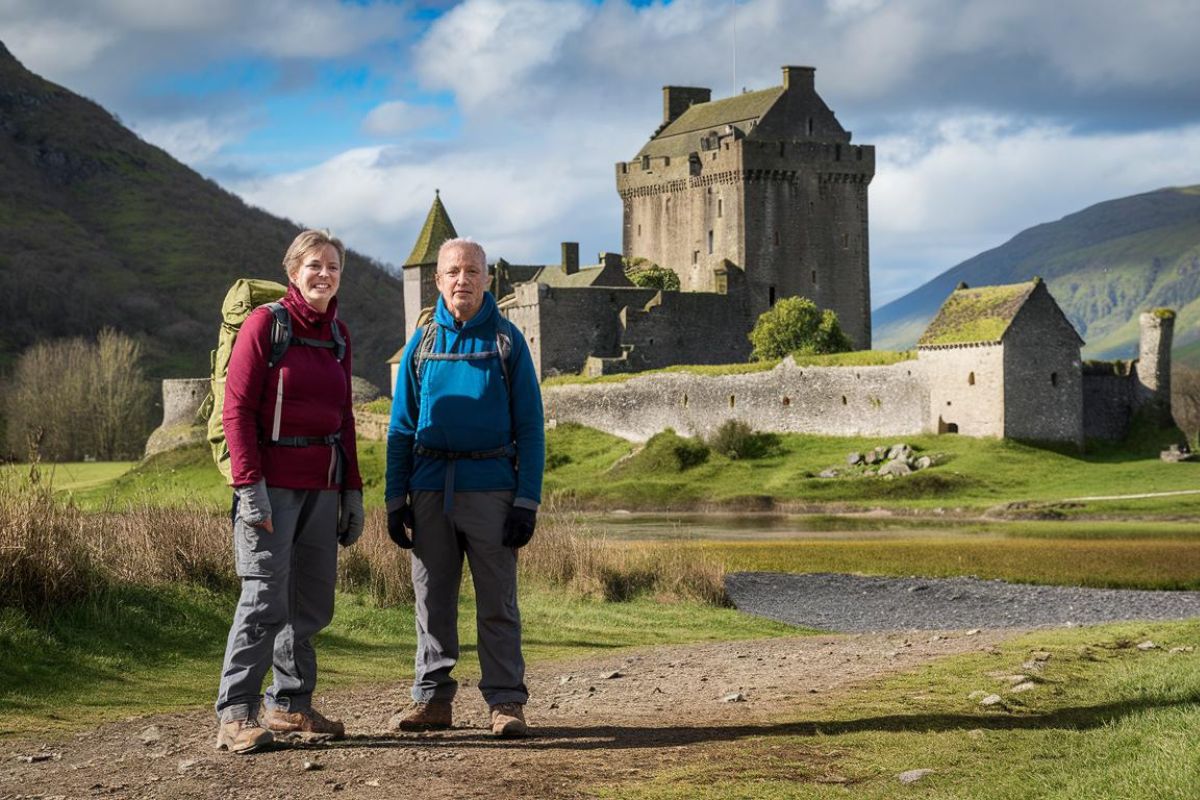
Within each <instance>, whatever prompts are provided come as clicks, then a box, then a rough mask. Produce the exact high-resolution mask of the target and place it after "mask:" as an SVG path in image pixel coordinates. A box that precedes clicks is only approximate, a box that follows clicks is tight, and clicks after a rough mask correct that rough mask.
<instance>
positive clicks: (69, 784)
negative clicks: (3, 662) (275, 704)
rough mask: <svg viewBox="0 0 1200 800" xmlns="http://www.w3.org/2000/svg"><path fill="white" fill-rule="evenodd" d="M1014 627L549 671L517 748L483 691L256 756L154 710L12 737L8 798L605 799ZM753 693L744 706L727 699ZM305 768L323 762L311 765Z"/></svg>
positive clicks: (350, 717) (685, 651)
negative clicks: (422, 723) (434, 719)
mask: <svg viewBox="0 0 1200 800" xmlns="http://www.w3.org/2000/svg"><path fill="white" fill-rule="evenodd" d="M1011 635H1013V631H984V632H982V633H974V634H973V635H967V634H965V633H961V632H959V633H948V634H942V635H940V636H937V637H935V636H934V635H932V634H930V633H928V632H924V633H920V634H913V635H903V634H887V635H883V634H872V635H856V636H821V637H800V638H789V639H768V640H756V641H749V642H734V643H728V642H725V643H719V644H701V645H689V646H672V647H659V648H651V649H641V650H636V651H622V652H621V653H620V654H619V655H613V656H611V657H601V658H592V659H588V660H577V661H560V662H554V663H551V664H545V665H533V668H532V669H531V671H530V674H529V676H528V682H529V687H530V690H531V693H532V699H531V700H530V704H529V706H528V708H527V711H528V716H529V718H530V721H531V723H532V724H533V725H534V726H535V729H536V730H535V732H536V734H537V735H536V736H535V737H533V738H530V739H526V740H522V741H512V742H501V741H496V740H494V739H493V738H491V737H490V736H489V735H487V734H486V732H485V731H484V730H482V726H483V725H484V722H485V720H486V716H487V709H486V707H485V706H484V705H483V703H482V700H481V699H480V697H479V694H478V691H477V690H476V688H475V686H474V685H473V684H472V685H470V686H464V687H462V688H463V689H464V690H463V691H461V692H460V693H459V699H458V700H457V701H456V703H455V715H456V716H455V722H456V728H455V729H454V730H453V731H449V732H446V733H431V734H404V735H401V734H396V735H392V734H385V733H383V732H382V731H383V730H384V725H385V723H386V720H387V719H388V717H389V716H390V715H391V714H392V713H393V712H394V711H395V710H396V709H397V708H398V707H400V706H402V705H404V704H405V702H406V698H407V690H406V688H403V687H395V686H390V687H387V688H386V689H385V690H379V689H378V688H376V689H370V688H361V689H356V690H353V691H346V692H338V693H331V694H330V695H328V696H323V697H321V698H319V700H318V705H319V707H320V708H322V710H324V711H326V712H328V713H331V714H334V715H336V716H340V717H341V718H343V719H344V720H345V721H346V723H347V729H348V730H349V731H350V736H349V738H348V739H347V740H345V741H342V742H336V743H333V744H329V745H316V746H311V747H304V748H301V747H296V746H288V747H280V748H279V749H275V750H271V751H268V752H264V753H259V754H255V755H250V756H230V755H227V754H225V753H218V752H215V751H214V750H213V749H212V742H213V736H214V732H215V724H214V722H213V720H212V717H211V712H209V711H207V710H196V711H194V712H188V713H186V714H175V715H159V716H154V717H141V718H136V719H131V720H129V721H127V722H124V723H116V724H109V725H105V726H102V727H100V728H97V729H94V730H89V731H86V732H83V733H79V734H76V735H75V736H74V737H73V738H68V739H66V740H62V741H54V742H41V741H31V740H12V741H6V742H4V743H3V744H0V798H3V799H4V800H9V799H10V798H30V797H39V798H51V797H64V798H85V797H86V798H92V797H104V798H125V797H128V798H181V797H187V798H193V797H194V798H238V799H239V800H253V798H267V797H291V798H304V799H306V800H307V799H308V798H317V797H322V798H324V797H329V796H331V794H332V793H333V792H339V793H340V792H344V794H342V795H341V796H346V797H363V798H396V797H405V798H406V797H419V798H421V800H443V799H445V800H451V799H453V800H466V799H467V798H496V797H539V798H550V797H555V798H578V797H590V796H592V790H593V789H594V788H595V787H596V786H599V785H612V784H619V783H622V782H626V781H637V780H639V779H642V778H644V777H647V776H649V775H650V774H652V773H654V772H656V771H658V770H659V769H661V768H663V767H667V766H670V765H672V764H677V763H680V762H689V761H693V760H695V759H698V758H703V757H704V756H705V754H706V752H708V751H710V750H711V749H712V748H716V747H720V745H721V743H724V742H731V741H735V740H738V739H741V738H744V737H748V736H762V735H770V734H771V733H772V732H781V731H780V729H779V728H778V727H776V726H773V725H772V724H771V722H772V720H777V719H779V718H780V717H781V716H783V715H785V714H786V713H788V712H794V711H796V710H802V709H804V708H805V707H809V708H812V707H815V706H819V705H823V704H827V703H829V702H832V701H834V700H836V698H837V696H838V695H839V694H844V693H846V692H849V691H852V690H853V687H854V686H855V685H856V684H861V683H863V682H869V681H874V680H877V679H879V678H881V677H883V676H886V675H889V674H892V673H895V672H898V671H902V670H909V669H913V668H916V667H918V666H920V665H922V664H924V663H927V662H929V661H931V660H933V659H935V658H938V657H941V656H946V655H951V654H956V653H963V652H969V651H976V650H983V649H987V648H989V647H991V646H992V645H994V644H995V643H996V642H997V641H999V640H1000V639H1002V638H1005V637H1008V636H1011ZM614 672H615V673H618V675H616V676H612V673H614ZM610 676H611V677H610ZM738 693H740V694H741V695H742V696H743V697H744V700H738V701H730V700H727V699H726V698H727V697H728V696H729V695H732V694H738ZM793 732H794V731H793ZM144 740H146V741H144ZM30 756H33V757H34V758H38V757H39V756H40V757H43V758H44V757H46V756H50V757H49V758H47V759H46V760H43V761H34V762H29V761H28V758H29V757H30ZM305 761H313V762H316V763H317V764H319V765H320V769H316V770H305V769H304V762H305Z"/></svg>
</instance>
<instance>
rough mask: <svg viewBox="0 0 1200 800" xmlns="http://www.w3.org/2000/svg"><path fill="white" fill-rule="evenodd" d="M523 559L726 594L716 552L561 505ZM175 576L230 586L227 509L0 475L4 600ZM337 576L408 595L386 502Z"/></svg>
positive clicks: (684, 591)
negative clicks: (88, 502)
mask: <svg viewBox="0 0 1200 800" xmlns="http://www.w3.org/2000/svg"><path fill="white" fill-rule="evenodd" d="M418 535H420V534H418ZM519 565H520V574H521V580H522V581H523V582H528V583H530V584H534V585H538V586H543V587H553V588H561V589H565V590H567V591H568V592H569V593H571V594H574V595H576V596H581V597H592V598H596V599H601V600H606V601H624V600H629V599H632V598H634V597H638V596H643V595H650V596H654V597H656V598H659V599H662V600H676V599H679V600H695V601H700V602H704V603H710V604H714V605H728V602H729V601H728V597H727V596H726V594H725V588H724V577H725V572H724V567H723V566H722V564H721V563H720V562H719V561H717V560H716V559H713V558H711V557H709V556H706V555H704V554H703V553H700V552H698V551H696V550H694V549H689V548H686V547H684V546H682V545H679V544H675V543H655V544H654V545H652V546H647V545H628V544H623V543H619V542H612V541H608V540H605V539H603V538H600V537H599V536H596V535H595V534H593V533H592V532H591V531H590V530H588V529H587V528H586V527H585V526H583V525H581V524H580V523H578V522H577V521H575V520H573V519H571V518H569V517H566V516H565V515H556V514H544V515H543V516H542V519H541V521H540V522H539V526H538V531H537V533H536V535H535V536H534V538H533V541H532V542H531V543H530V544H529V545H528V546H527V547H525V548H524V549H523V550H521V553H520V559H519ZM179 583H188V584H196V585H201V586H207V587H210V588H214V589H231V588H234V587H236V586H237V583H238V579H237V576H236V575H235V574H234V566H233V540H232V533H231V528H230V524H229V520H228V518H227V517H224V516H217V515H213V514H212V513H210V512H207V511H203V510H199V509H165V508H154V507H151V506H148V505H143V506H141V507H137V508H134V509H132V510H127V511H121V512H102V513H84V512H82V511H80V510H79V509H77V508H75V507H73V506H71V505H67V504H63V503H61V502H58V501H56V500H55V499H54V498H53V496H52V494H51V492H50V490H49V488H48V487H45V486H42V485H40V484H39V483H38V482H37V481H36V480H34V481H32V482H30V481H25V482H17V481H13V480H8V481H5V482H4V483H3V484H2V485H0V607H3V606H11V607H18V608H22V609H25V610H27V611H30V612H33V613H42V612H45V611H48V610H49V609H52V608H54V607H55V606H57V605H61V604H64V603H71V602H75V601H79V600H82V599H85V598H89V597H93V596H97V595H100V594H102V593H103V592H104V591H105V590H106V589H107V588H109V587H110V586H112V585H114V584H133V585H140V586H163V585H168V584H179ZM338 586H339V588H340V589H341V590H343V591H348V592H360V593H365V594H367V595H368V596H370V597H371V599H372V600H373V601H374V602H375V603H376V604H377V605H379V606H382V607H388V606H396V605H402V604H407V603H411V602H412V600H413V590H412V570H411V562H410V556H409V552H408V551H406V550H401V549H399V548H398V547H396V546H395V545H393V544H392V542H391V540H390V539H389V538H388V537H387V532H386V516H385V514H384V512H383V511H382V510H374V511H372V512H371V513H369V514H368V515H367V521H366V530H365V531H364V534H363V536H362V538H361V539H360V540H359V541H358V543H357V544H356V545H355V546H354V547H351V548H348V549H345V550H342V551H341V552H340V558H339V565H338Z"/></svg>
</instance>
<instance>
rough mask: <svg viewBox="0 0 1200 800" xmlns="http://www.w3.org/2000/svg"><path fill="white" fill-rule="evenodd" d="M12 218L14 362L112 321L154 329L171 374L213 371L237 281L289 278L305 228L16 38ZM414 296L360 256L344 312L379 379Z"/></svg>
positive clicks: (2, 355)
mask: <svg viewBox="0 0 1200 800" xmlns="http://www.w3.org/2000/svg"><path fill="white" fill-rule="evenodd" d="M309 188H310V190H311V191H314V192H319V191H320V190H321V187H320V186H312V187H309ZM0 220H3V221H4V224H3V225H0V280H3V281H4V282H5V285H6V286H7V287H8V289H7V291H5V292H4V293H3V294H2V295H0V315H3V317H4V318H5V319H7V320H9V321H10V324H8V325H5V326H4V327H3V329H2V330H0V370H3V369H4V368H5V367H7V365H8V364H10V363H11V362H12V360H13V358H14V357H15V356H16V355H18V354H19V353H20V352H21V351H22V350H23V349H24V348H26V347H28V346H29V345H30V344H32V343H33V342H35V341H38V340H40V339H44V338H53V337H61V336H92V335H94V334H95V333H96V332H97V331H98V330H100V329H101V328H102V327H104V326H111V327H114V328H117V329H119V330H121V331H124V332H126V333H128V334H130V335H132V336H135V337H136V338H138V339H139V340H141V341H142V343H143V346H144V349H145V352H146V354H147V358H148V363H147V366H148V368H149V370H150V372H151V374H153V375H155V376H159V377H187V376H200V375H205V374H207V372H208V368H209V365H208V351H209V350H210V349H211V348H212V346H213V345H214V344H215V341H216V335H217V325H218V323H219V314H220V304H221V299H222V298H223V297H224V294H225V291H226V290H227V289H228V288H229V285H230V284H231V283H232V282H233V280H234V279H235V278H238V277H243V276H251V277H263V278H271V279H274V280H280V281H282V279H283V277H284V276H283V270H282V267H281V266H280V262H281V259H282V257H283V253H284V251H285V250H286V249H287V246H288V244H289V243H290V242H291V240H292V239H293V238H294V237H295V235H296V233H297V232H298V231H299V230H300V228H301V226H300V225H298V224H297V223H295V222H291V221H289V220H285V219H280V218H278V217H274V216H271V215H270V214H267V213H266V212H264V211H262V210H260V209H256V208H251V207H249V206H247V205H246V204H245V203H244V202H242V201H241V200H240V199H239V198H237V197H235V196H234V195H232V194H230V193H229V192H227V191H225V190H224V189H222V188H221V187H219V186H218V185H217V184H215V183H214V182H212V181H210V180H207V179H205V178H203V177H202V176H200V175H199V174H197V173H196V172H194V171H193V170H191V169H189V168H187V167H186V166H184V165H182V164H180V163H179V162H177V161H175V160H174V159H173V158H171V157H170V156H169V155H168V154H167V153H165V152H164V151H162V150H160V149H159V148H157V147H154V146H152V145H149V144H147V143H146V142H144V141H142V140H141V139H139V138H138V137H137V135H136V134H134V133H132V132H131V131H129V130H128V129H126V128H125V127H124V126H123V125H121V123H120V122H119V121H118V120H117V119H115V118H114V117H113V115H112V114H110V113H109V112H107V111H105V110H104V109H103V108H101V107H100V106H98V105H96V104H95V103H93V102H91V101H89V100H87V99H85V98H82V97H79V96H78V95H75V94H73V93H72V92H70V91H69V90H67V89H64V88H63V87H61V86H57V85H55V84H53V83H50V82H49V81H46V80H43V79H41V78H39V77H38V76H37V75H34V74H33V73H31V72H29V71H28V70H26V69H25V68H24V67H23V66H22V65H21V64H20V63H19V62H18V61H17V60H16V59H15V58H13V57H12V55H11V54H10V53H9V52H8V50H7V49H5V47H4V45H3V44H0ZM305 222H306V223H308V224H311V225H320V224H322V223H321V220H319V219H314V220H306V221H305ZM402 298H403V295H402V289H401V282H400V281H399V280H398V279H397V278H395V277H394V276H393V275H391V274H390V273H388V272H387V271H386V270H384V269H382V268H381V267H380V266H379V265H378V264H375V263H373V262H371V261H370V259H368V258H367V257H365V256H363V255H361V254H358V253H353V252H352V253H350V254H349V255H348V258H347V270H346V276H345V279H344V280H343V282H342V288H341V291H340V292H339V302H340V312H339V313H340V315H341V317H342V319H344V320H345V321H346V322H347V324H348V325H349V326H350V331H351V335H352V337H353V341H354V348H355V350H354V357H355V362H354V371H355V373H357V374H359V375H362V376H364V377H366V378H367V379H369V380H371V381H372V382H373V383H375V384H377V385H379V386H386V385H387V384H386V382H385V381H386V379H387V370H386V364H385V363H384V362H385V361H386V359H387V358H388V357H389V356H391V355H392V353H394V352H395V350H396V348H397V347H399V345H400V343H401V341H402V339H403V334H404V317H403V313H404V312H403V306H404V304H403V299H402ZM13 321H17V324H14V323H13Z"/></svg>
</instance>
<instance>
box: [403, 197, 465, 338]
mask: <svg viewBox="0 0 1200 800" xmlns="http://www.w3.org/2000/svg"><path fill="white" fill-rule="evenodd" d="M457 236H458V233H457V232H455V230H454V223H453V222H451V221H450V215H449V214H447V213H446V207H445V206H444V205H442V196H441V192H440V191H439V190H437V189H435V190H434V194H433V205H432V206H430V208H429V214H428V216H426V217H425V224H424V225H423V226H421V233H420V235H419V236H417V242H416V244H414V245H413V249H412V252H411V253H410V254H409V256H408V259H407V260H406V261H405V262H404V340H405V341H408V338H409V337H410V336H412V333H413V331H414V330H415V329H416V327H417V317H419V316H420V314H421V309H422V308H428V307H429V306H431V305H433V304H434V303H435V302H437V286H436V285H435V284H434V275H435V274H437V254H438V248H439V247H441V246H442V243H443V242H445V241H446V240H448V239H453V238H455V237H457Z"/></svg>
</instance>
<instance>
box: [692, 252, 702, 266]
mask: <svg viewBox="0 0 1200 800" xmlns="http://www.w3.org/2000/svg"><path fill="white" fill-rule="evenodd" d="M692 263H693V264H699V263H700V251H699V250H693V251H692Z"/></svg>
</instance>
